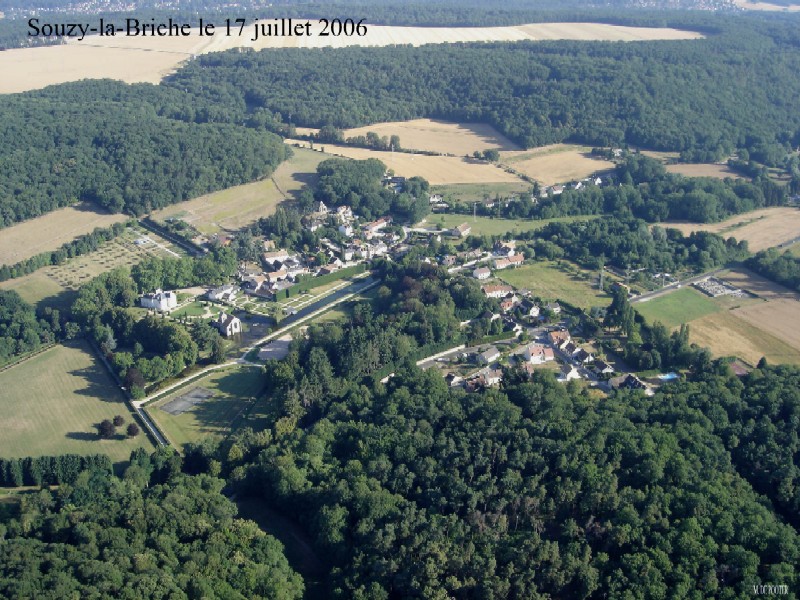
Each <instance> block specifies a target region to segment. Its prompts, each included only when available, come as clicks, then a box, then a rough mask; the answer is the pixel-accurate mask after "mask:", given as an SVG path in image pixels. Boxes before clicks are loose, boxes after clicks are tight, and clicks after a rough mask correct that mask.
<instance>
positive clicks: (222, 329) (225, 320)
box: [211, 313, 242, 337]
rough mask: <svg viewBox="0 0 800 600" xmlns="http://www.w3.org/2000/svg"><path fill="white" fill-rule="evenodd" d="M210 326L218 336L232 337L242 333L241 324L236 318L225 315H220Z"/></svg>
mask: <svg viewBox="0 0 800 600" xmlns="http://www.w3.org/2000/svg"><path fill="white" fill-rule="evenodd" d="M211 324H212V325H213V326H214V327H215V328H216V329H217V331H219V333H220V335H223V336H225V337H231V336H232V335H236V334H237V333H241V332H242V322H241V321H240V320H239V319H238V318H236V317H234V316H233V315H229V314H227V313H220V315H219V317H217V320H216V321H214V322H212V323H211Z"/></svg>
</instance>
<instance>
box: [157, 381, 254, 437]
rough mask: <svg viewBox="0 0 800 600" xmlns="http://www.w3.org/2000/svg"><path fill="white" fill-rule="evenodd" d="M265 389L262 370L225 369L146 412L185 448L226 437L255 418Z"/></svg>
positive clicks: (178, 391) (172, 395)
mask: <svg viewBox="0 0 800 600" xmlns="http://www.w3.org/2000/svg"><path fill="white" fill-rule="evenodd" d="M263 388H264V377H263V375H262V373H261V370H260V369H257V368H251V367H244V368H236V369H222V370H219V371H212V372H211V373H209V374H208V375H206V376H205V377H201V378H200V379H198V380H197V381H195V382H193V383H192V384H191V385H190V386H189V387H186V388H183V389H179V390H177V391H175V392H173V393H171V394H169V395H168V396H166V397H165V398H164V399H161V400H158V401H157V402H155V403H154V404H150V405H148V406H147V408H146V409H145V410H147V413H148V415H150V418H152V419H153V420H154V421H155V422H156V423H157V424H158V426H159V428H160V429H161V431H162V432H164V434H166V436H167V438H168V439H169V441H170V442H171V443H173V444H175V445H176V447H177V448H181V447H182V446H184V445H185V444H188V443H191V442H197V441H199V440H201V439H203V438H204V437H208V436H216V437H221V436H225V435H227V434H228V433H230V432H231V431H233V430H234V429H236V428H237V427H238V426H240V425H241V424H242V423H243V422H244V420H245V417H248V416H249V417H254V414H253V413H256V412H258V410H259V408H260V403H259V402H257V401H256V400H257V398H258V397H259V396H260V395H261V391H262V390H263ZM176 408H180V410H176ZM248 423H250V421H248Z"/></svg>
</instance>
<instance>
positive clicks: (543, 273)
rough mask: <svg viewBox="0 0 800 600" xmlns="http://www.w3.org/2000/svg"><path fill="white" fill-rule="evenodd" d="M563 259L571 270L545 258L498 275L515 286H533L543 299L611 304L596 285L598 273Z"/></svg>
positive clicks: (588, 304) (587, 305)
mask: <svg viewBox="0 0 800 600" xmlns="http://www.w3.org/2000/svg"><path fill="white" fill-rule="evenodd" d="M561 262H562V263H564V264H565V265H569V270H567V269H560V268H559V267H558V265H557V264H556V263H555V262H551V261H544V262H535V263H530V264H525V265H523V266H521V267H518V268H516V269H505V270H503V271H498V272H497V274H496V276H497V277H498V278H499V279H502V280H503V281H505V282H506V283H508V284H509V285H513V286H514V287H515V288H518V289H527V290H530V291H531V292H532V293H533V294H534V296H539V297H540V298H542V299H543V300H563V301H565V302H569V303H570V304H573V305H575V306H578V307H580V308H591V307H592V306H608V305H609V304H611V297H610V296H609V295H608V294H606V293H605V292H603V291H601V290H599V289H597V273H590V272H589V271H585V270H583V269H580V268H579V267H577V266H575V265H572V264H570V263H567V262H566V261H561Z"/></svg>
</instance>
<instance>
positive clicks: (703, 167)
mask: <svg viewBox="0 0 800 600" xmlns="http://www.w3.org/2000/svg"><path fill="white" fill-rule="evenodd" d="M665 168H666V169H667V173H679V174H681V175H684V176H686V177H715V178H716V179H725V178H726V177H731V178H733V179H737V178H744V177H743V176H742V174H741V173H737V172H736V171H734V170H733V169H731V168H730V167H729V166H728V165H719V164H716V163H677V164H674V165H667V166H666V167H665Z"/></svg>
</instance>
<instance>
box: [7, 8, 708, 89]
mask: <svg viewBox="0 0 800 600" xmlns="http://www.w3.org/2000/svg"><path fill="white" fill-rule="evenodd" d="M266 21H267V20H266V19H264V20H262V22H266ZM300 22H302V20H300V19H295V23H300ZM249 23H250V24H249V25H247V26H246V27H245V29H244V31H243V33H242V35H241V36H239V35H231V36H226V35H225V27H224V25H223V24H221V23H220V24H218V26H217V31H216V34H215V35H213V36H208V37H200V36H199V30H197V29H194V30H192V35H190V36H186V37H182V36H181V37H146V38H143V37H140V36H125V35H116V36H110V37H99V36H88V37H86V38H85V39H83V40H82V41H78V40H77V39H70V40H69V42H68V43H66V44H62V45H59V46H49V47H46V48H20V49H13V50H6V51H5V52H0V72H2V73H3V74H4V77H3V78H2V81H0V93H6V94H8V93H15V92H22V91H25V90H33V89H39V88H43V87H46V86H48V85H52V84H56V83H64V82H67V81H78V80H81V79H99V78H104V77H108V78H111V79H118V80H120V81H125V82H127V83H140V82H149V83H157V82H159V81H161V79H162V78H163V77H164V76H165V75H167V74H169V73H170V72H172V71H174V70H175V69H176V68H178V66H179V65H180V63H182V62H183V61H185V60H187V59H189V58H191V57H192V56H193V55H197V54H206V53H209V52H221V51H223V50H229V49H231V48H237V47H250V48H255V49H257V50H262V49H266V48H289V47H291V48H296V47H297V48H300V47H302V48H321V47H329V46H331V47H344V46H354V45H358V46H391V45H395V44H411V45H414V46H420V45H423V44H446V43H455V42H498V41H509V42H517V41H525V40H529V41H530V40H609V41H630V42H632V41H648V40H692V39H698V38H702V37H703V36H702V35H700V34H699V33H696V32H693V31H681V30H678V29H671V28H663V27H662V28H659V27H623V26H619V25H606V24H601V23H536V24H532V25H519V26H514V27H396V26H382V25H368V26H367V34H366V35H365V36H363V37H358V36H343V35H342V36H327V37H321V36H319V35H317V34H318V33H319V31H320V30H321V27H320V25H319V23H318V22H317V21H316V20H312V21H311V30H310V31H311V34H312V35H310V36H303V37H289V36H272V37H260V38H259V39H258V40H257V41H256V42H252V41H251V40H252V38H253V26H252V23H253V21H252V20H249Z"/></svg>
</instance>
